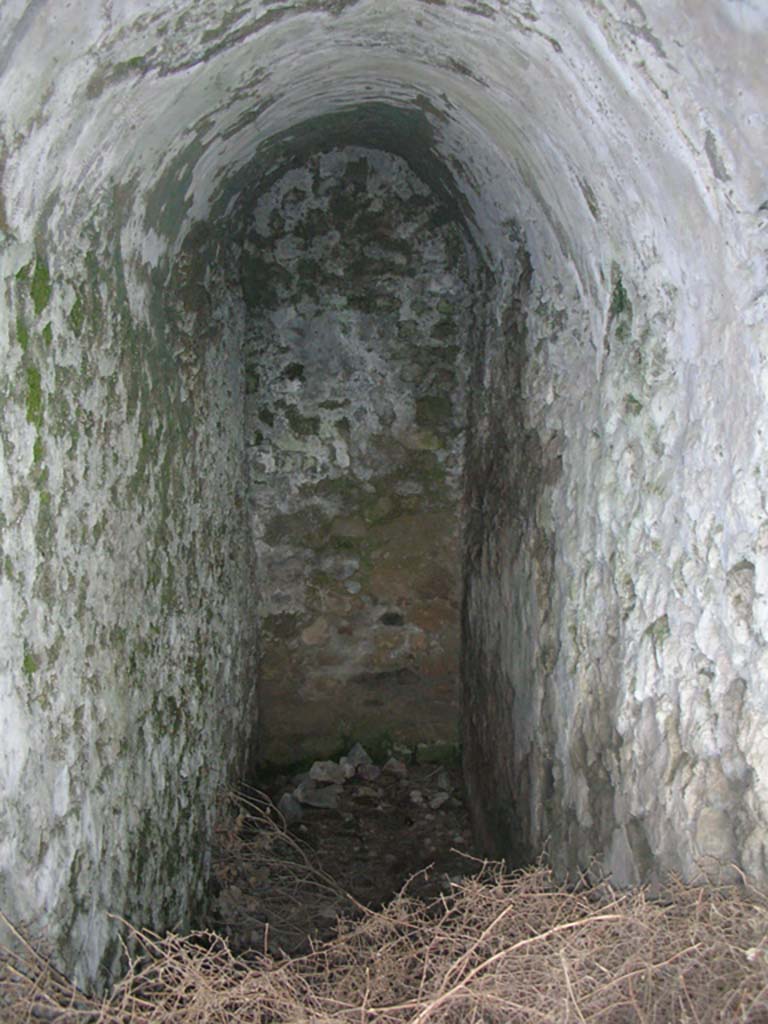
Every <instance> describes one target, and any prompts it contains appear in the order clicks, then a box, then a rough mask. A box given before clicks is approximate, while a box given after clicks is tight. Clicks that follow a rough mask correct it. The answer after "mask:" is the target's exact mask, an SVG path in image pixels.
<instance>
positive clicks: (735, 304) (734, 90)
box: [0, 0, 768, 985]
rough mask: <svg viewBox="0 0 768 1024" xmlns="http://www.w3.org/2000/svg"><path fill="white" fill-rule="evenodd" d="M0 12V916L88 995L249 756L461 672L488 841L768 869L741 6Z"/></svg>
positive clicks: (650, 869)
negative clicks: (121, 936) (44, 945)
mask: <svg viewBox="0 0 768 1024" xmlns="http://www.w3.org/2000/svg"><path fill="white" fill-rule="evenodd" d="M0 40H2V42H0V95H2V97H3V102H2V110H1V111H0V140H1V141H0V277H1V278H2V299H1V300H0V326H1V328H2V329H1V330H0V345H2V358H1V359H0V395H1V396H2V411H3V414H2V420H1V422H0V438H1V441H2V443H1V445H0V544H1V545H2V551H0V572H1V574H2V575H1V576H0V617H1V620H0V728H1V730H2V733H1V735H2V743H1V744H0V909H2V910H3V912H4V913H5V914H7V915H8V916H9V917H10V918H11V920H13V921H15V922H18V923H20V924H23V925H24V926H25V927H26V928H27V929H28V930H29V931H30V934H32V935H33V936H34V937H38V938H40V939H43V940H45V941H46V942H48V943H49V944H50V946H51V947H52V948H53V949H54V950H55V951H56V952H57V956H58V958H59V962H60V964H61V965H62V966H63V968H64V969H65V970H66V971H68V972H69V973H70V974H72V975H73V976H74V977H75V978H76V979H77V980H78V981H79V982H81V983H83V984H86V985H92V984H103V983H104V982H105V981H107V980H108V979H109V976H110V972H111V971H112V970H113V969H114V968H115V966H116V964H117V963H118V960H119V943H118V925H117V923H116V921H115V919H114V918H112V917H110V916H109V915H110V914H112V915H118V916H121V917H124V918H128V919H129V920H131V921H132V922H133V923H134V924H136V925H139V926H151V927H153V928H156V929H164V928H167V927H176V928H183V927H185V926H186V925H187V924H188V923H189V922H190V921H191V920H193V919H194V916H195V914H196V912H197V910H198V908H199V906H200V902H201V900H202V899H203V893H204V887H205V879H206V875H207V869H208V850H209V837H210V830H211V828H212V821H213V817H214V814H215V805H214V798H215V795H216V793H217V791H218V790H219V789H220V787H221V786H222V785H223V784H224V783H225V782H226V781H227V780H230V779H233V778H236V777H237V776H239V775H242V774H243V773H244V772H246V771H247V770H248V768H249V765H250V764H252V762H253V760H254V759H256V758H258V757H260V756H261V754H260V742H261V744H262V745H264V744H266V745H268V744H269V743H273V742H274V744H275V749H276V750H278V751H279V754H280V756H281V757H288V756H290V754H291V753H292V752H299V753H302V752H305V751H307V752H308V751H309V747H310V746H311V745H312V744H316V745H317V746H318V747H319V746H322V745H323V744H328V745H332V744H333V742H336V741H340V740H341V739H342V738H343V735H342V734H343V733H345V732H347V731H351V730H354V729H357V728H359V729H361V730H362V729H369V728H370V729H373V727H374V726H375V727H376V728H381V730H382V731H387V730H389V731H390V732H391V733H392V734H393V735H394V734H397V733H398V732H399V731H401V730H403V729H405V728H406V726H409V727H412V728H413V730H414V732H419V731H422V732H423V734H425V735H426V734H429V733H430V730H432V732H433V733H434V737H433V738H441V737H450V736H454V737H455V735H456V728H457V714H456V704H457V702H459V703H460V730H461V739H462V743H463V754H464V764H465V773H466V778H467V785H468V789H469V792H470V795H471V803H472V811H473V815H474V819H475V828H476V831H477V834H478V837H479V840H480V842H481V843H482V844H483V845H484V847H485V848H487V849H488V850H489V851H493V852H496V853H502V854H505V855H507V856H508V857H510V858H512V859H513V860H514V859H524V858H526V857H529V856H531V855H532V854H535V853H537V852H539V851H540V850H541V849H542V847H543V846H544V844H545V843H546V844H547V848H548V850H549V853H550V855H551V857H552V858H553V860H554V862H555V864H556V866H557V867H558V869H559V870H560V871H562V872H565V871H567V870H571V869H576V868H581V867H585V866H587V865H589V864H590V863H591V862H592V861H593V860H595V859H597V860H598V861H599V862H601V863H602V864H603V865H604V866H605V868H606V869H607V870H608V871H610V872H611V873H612V874H613V877H614V879H615V881H616V882H618V883H619V884H632V883H635V882H639V881H642V880H646V879H649V878H652V877H653V876H654V875H656V874H663V873H664V872H666V871H670V870H674V871H679V872H681V873H682V874H683V875H684V876H685V877H688V878H691V877H694V876H695V874H696V871H697V869H698V865H699V864H700V863H701V862H702V860H703V861H704V862H705V863H709V864H714V863H720V862H722V863H724V864H728V863H731V862H733V863H735V864H736V865H738V867H739V868H740V869H741V870H742V871H743V872H745V873H746V875H747V876H748V877H749V878H750V879H752V880H753V881H754V882H756V883H757V884H759V885H762V886H765V885H768V861H767V860H766V844H767V842H768V837H767V835H766V822H767V821H768V512H767V511H766V509H768V462H766V456H765V437H766V431H767V430H768V402H767V400H766V390H767V389H768V367H767V366H766V358H767V357H768V330H767V328H766V314H767V313H768V259H767V255H768V252H767V250H768V245H767V239H768V235H767V229H768V172H767V171H766V166H767V164H766V159H765V158H766V153H768V125H767V123H766V120H767V116H768V115H767V114H766V111H767V110H768V68H767V67H766V62H765V52H766V44H767V43H768V10H766V7H765V4H764V3H762V0H679V2H675V3H674V4H672V3H668V2H666V0H588V2H587V0H585V2H579V3H576V2H572V0H289V2H283V3H264V2H259V0H231V2H228V3H223V2H221V0H204V2H201V0H131V2H128V0H72V2H71V3H62V2H59V0H5V2H4V3H3V4H2V5H1V6H0ZM409 566H411V568H412V569H413V572H409ZM459 663H460V669H461V673H460V674H461V686H460V692H459V689H458V688H457V677H458V670H459ZM260 676H261V677H262V679H263V689H264V722H263V729H262V728H261V724H260V723H259V714H258V693H259V683H260ZM305 713H306V717H303V716H304V715H305ZM342 719H343V722H344V723H346V724H343V727H342V725H341V724H340V723H342ZM260 733H261V740H260V739H259V736H260Z"/></svg>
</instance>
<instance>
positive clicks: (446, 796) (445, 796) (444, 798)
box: [429, 793, 451, 811]
mask: <svg viewBox="0 0 768 1024" xmlns="http://www.w3.org/2000/svg"><path fill="white" fill-rule="evenodd" d="M450 799H451V794H450V793H438V794H437V796H433V797H432V799H431V800H430V801H429V806H430V807H431V808H432V810H433V811H437V810H438V809H439V808H440V807H442V806H443V804H446V803H448V801H449V800H450Z"/></svg>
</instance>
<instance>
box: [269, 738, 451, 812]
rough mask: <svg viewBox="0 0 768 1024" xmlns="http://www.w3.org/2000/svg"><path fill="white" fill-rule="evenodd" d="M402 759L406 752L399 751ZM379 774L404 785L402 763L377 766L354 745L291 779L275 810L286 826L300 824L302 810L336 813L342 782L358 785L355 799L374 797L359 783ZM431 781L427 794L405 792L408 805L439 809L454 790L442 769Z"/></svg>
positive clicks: (374, 792) (393, 761) (420, 790)
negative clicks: (347, 750) (332, 811)
mask: <svg viewBox="0 0 768 1024" xmlns="http://www.w3.org/2000/svg"><path fill="white" fill-rule="evenodd" d="M402 753H403V755H404V757H409V756H410V751H407V750H405V749H404V750H403V751H402ZM382 775H384V776H390V777H393V778H395V779H397V780H398V781H399V783H400V785H401V786H407V785H408V781H409V780H408V765H407V763H406V761H405V760H400V758H397V757H394V756H390V757H389V758H388V760H387V761H386V762H385V763H384V764H383V765H382V766H381V767H379V766H378V765H376V764H374V762H373V758H372V757H371V756H370V754H369V753H368V751H367V750H366V749H365V747H363V746H362V744H360V743H355V744H354V746H353V747H352V748H351V749H350V751H349V753H348V754H345V755H344V756H343V757H341V758H339V760H338V761H315V762H314V763H313V764H312V765H311V767H310V769H309V771H308V772H302V773H301V774H299V775H297V776H295V777H294V778H293V780H292V784H293V789H292V790H289V791H286V792H284V793H283V795H282V796H281V797H280V799H279V800H278V803H277V808H278V810H279V811H280V813H281V814H282V815H283V818H284V819H285V822H286V824H287V825H293V824H296V823H297V822H300V821H301V820H302V818H303V816H304V808H305V807H312V808H318V809H323V810H336V809H337V808H338V806H339V800H340V798H341V795H342V791H343V787H344V785H345V784H346V783H348V782H351V781H354V782H356V783H357V784H358V788H357V795H358V796H366V795H367V796H370V797H371V798H376V797H378V796H380V795H381V794H380V793H379V791H378V790H377V789H375V788H370V789H368V790H366V789H365V786H364V785H363V786H362V787H361V786H360V783H362V784H365V783H375V782H376V781H377V780H379V779H380V778H381V777H382ZM430 781H431V785H430V792H424V787H422V788H414V789H411V790H410V791H409V798H410V802H411V804H413V805H414V806H416V807H425V808H426V807H428V808H429V809H430V810H432V811H436V810H439V809H440V808H441V807H443V806H444V805H445V804H447V803H448V801H449V800H450V799H451V797H452V795H453V792H454V787H453V784H452V783H451V780H450V777H449V775H448V773H447V772H446V771H445V770H444V769H436V770H435V773H434V778H433V779H432V780H430Z"/></svg>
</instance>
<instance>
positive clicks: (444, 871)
mask: <svg viewBox="0 0 768 1024" xmlns="http://www.w3.org/2000/svg"><path fill="white" fill-rule="evenodd" d="M265 790H266V791H265V792H262V791H260V790H250V791H248V790H246V791H244V792H243V793H241V794H238V796H237V797H233V798H231V800H230V806H229V809H228V814H225V815H224V816H223V817H222V825H221V827H220V828H219V830H218V831H217V842H216V847H215V850H214V862H213V887H214V892H215V895H214V899H213V900H212V912H211V920H210V925H211V927H214V928H215V929H216V930H217V931H218V932H220V933H221V934H223V935H225V936H226V937H227V939H228V941H229V942H230V944H231V946H232V948H233V949H235V950H236V951H238V952H244V951H247V950H255V951H258V952H261V953H263V952H269V953H271V954H272V955H281V954H284V955H295V954H297V953H300V952H302V951H304V950H306V949H308V948H309V946H310V944H311V943H312V942H314V941H317V940H322V939H327V938H329V937H330V936H332V935H333V934H334V929H335V925H336V919H337V917H338V916H339V915H341V914H343V915H346V916H349V915H350V914H355V913H358V912H360V911H361V909H362V908H378V907H380V906H382V905H383V904H384V903H385V902H386V901H387V900H388V899H390V898H391V897H392V896H393V895H394V894H395V893H396V892H398V891H399V890H400V889H401V887H402V886H403V885H404V884H405V883H408V891H409V893H410V894H411V895H413V896H416V897H421V898H425V899H431V898H434V897H436V896H438V895H439V894H440V893H441V892H444V891H449V890H450V887H451V885H452V884H454V883H455V882H456V881H457V880H458V879H460V878H462V877H463V876H465V875H467V874H471V873H473V872H474V871H476V870H477V862H476V861H475V860H474V859H473V858H472V856H471V853H472V838H471V829H470V824H469V817H468V814H467V810H466V807H465V804H464V800H463V794H462V780H461V773H460V769H459V767H458V765H457V764H419V763H417V762H415V761H414V760H413V758H412V754H411V752H410V751H409V750H407V749H401V750H398V751H396V752H395V755H393V756H389V757H388V758H387V759H386V760H385V761H384V763H383V764H381V765H379V764H375V763H374V761H373V759H372V758H371V756H370V755H369V754H368V752H367V751H366V750H365V749H364V747H362V746H361V745H360V744H359V743H356V744H354V745H353V746H352V748H351V749H350V750H349V752H348V753H347V754H346V755H345V756H344V757H341V758H340V759H339V760H338V761H315V762H314V764H312V765H311V766H310V768H309V770H308V771H306V772H301V773H299V774H297V775H292V776H285V775H282V776H277V777H275V778H273V779H272V780H271V782H270V784H269V785H268V786H265ZM309 859H311V861H312V864H313V865H314V867H313V870H312V872H309V871H308V862H309ZM305 867H307V870H306V871H305ZM318 871H319V873H318ZM320 877H322V878H323V879H324V882H323V884H320V882H319V878H320Z"/></svg>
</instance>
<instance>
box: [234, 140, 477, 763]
mask: <svg viewBox="0 0 768 1024" xmlns="http://www.w3.org/2000/svg"><path fill="white" fill-rule="evenodd" d="M250 216H251V217H252V226H249V228H248V229H247V231H246V236H245V244H244V246H243V249H242V255H241V262H240V267H241V281H242V287H243V292H244V296H245V301H246V305H247V306H248V309H249V315H248V321H247V326H246V340H245V345H244V359H245V365H246V403H247V405H246V442H247V445H248V453H249V466H250V495H251V507H252V512H253V525H254V534H255V544H256V550H257V555H258V574H259V577H260V578H261V579H263V580H264V581H268V583H267V582H265V585H264V587H263V588H262V595H261V604H260V622H261V627H262V629H261V637H262V660H261V671H260V737H259V756H260V758H261V759H262V760H263V761H266V762H273V763H274V762H277V763H283V764H290V763H295V762H296V761H298V760H300V759H301V758H305V757H309V756H323V755H325V756H328V755H330V754H333V753H334V752H335V753H338V749H339V748H340V746H343V745H344V744H345V743H346V744H347V745H348V744H349V743H350V742H352V740H357V741H363V742H365V743H366V744H368V745H369V746H372V748H373V747H376V746H381V745H382V744H383V743H384V742H385V741H387V740H388V741H389V742H400V743H404V744H412V745H416V744H418V743H422V744H429V745H432V746H433V747H434V746H435V745H438V746H439V745H440V744H443V745H445V746H447V747H450V746H454V747H455V745H456V743H457V742H458V697H459V693H458V675H459V634H460V628H459V603H460V586H461V581H460V568H461V557H460V546H459V530H460V515H459V513H460V498H461V479H462V452H463V443H464V432H463V428H464V422H465V417H466V411H465V402H464V377H465V359H464V354H465V352H466V349H467V347H468V345H469V340H470V334H471V329H472V325H471V318H470V312H471V303H472V296H473V292H472V289H471V280H470V278H471V272H470V268H469V262H468V256H467V253H465V246H466V242H465V241H464V239H463V237H462V234H461V231H460V228H459V226H458V225H457V223H456V222H455V221H454V220H453V219H452V218H451V215H450V213H449V212H448V211H446V209H445V208H444V207H443V205H441V204H440V203H439V202H438V201H437V200H436V198H435V196H434V195H433V194H432V193H431V192H430V191H429V189H428V188H427V186H426V185H425V184H424V183H423V182H421V181H420V180H419V179H418V178H416V176H415V175H414V174H413V172H412V171H410V170H409V169H408V165H407V164H406V163H405V161H403V160H402V159H400V158H396V157H392V156H389V155H387V154H385V153H383V152H381V151H378V150H370V149H361V148H353V147H346V148H344V149H341V150H333V151H331V152H328V153H323V154H321V155H318V156H316V157H315V158H313V159H312V160H311V161H310V162H309V163H308V164H307V165H306V166H304V167H302V168H301V169H297V170H292V171H289V172H288V173H287V174H286V175H285V176H284V177H283V178H281V179H280V180H279V181H278V182H277V183H276V184H275V185H273V186H272V188H271V189H270V190H269V191H268V192H266V193H265V194H264V195H263V196H262V197H261V198H260V199H259V202H258V203H257V205H256V206H255V208H253V209H252V210H251V211H250Z"/></svg>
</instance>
